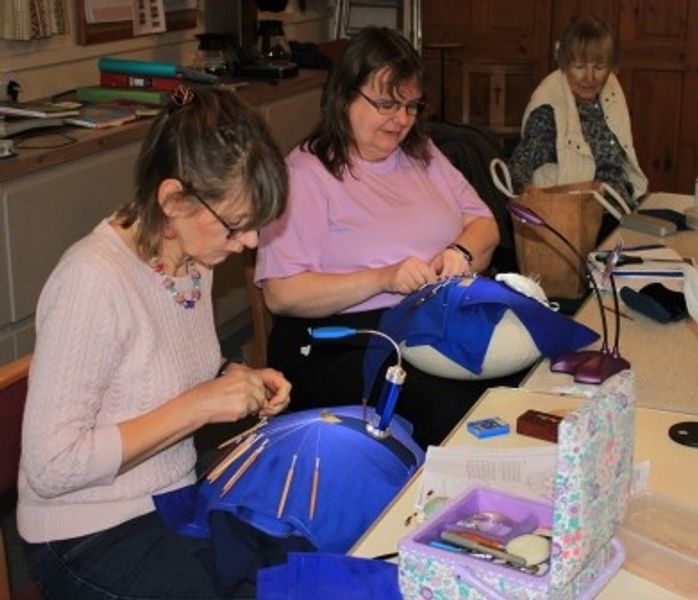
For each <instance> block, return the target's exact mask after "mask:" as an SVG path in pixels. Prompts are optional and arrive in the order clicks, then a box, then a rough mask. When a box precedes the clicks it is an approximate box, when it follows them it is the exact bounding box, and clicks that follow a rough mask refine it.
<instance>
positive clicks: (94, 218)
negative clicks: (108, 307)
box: [0, 144, 138, 362]
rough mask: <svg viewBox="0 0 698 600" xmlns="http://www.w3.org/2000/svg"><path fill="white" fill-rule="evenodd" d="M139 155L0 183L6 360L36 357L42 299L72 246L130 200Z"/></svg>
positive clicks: (0, 311)
mask: <svg viewBox="0 0 698 600" xmlns="http://www.w3.org/2000/svg"><path fill="white" fill-rule="evenodd" d="M137 152H138V144H128V145H126V146H123V147H121V148H118V149H114V150H109V151H105V152H102V153H99V154H95V155H92V156H87V157H84V158H82V159H81V160H79V161H73V162H70V163H66V164H64V165H61V166H56V167H50V168H47V169H44V170H42V171H39V172H37V173H35V174H34V175H32V176H29V177H19V178H17V179H14V180H11V181H8V182H7V183H5V184H3V185H0V201H1V202H2V212H3V214H4V217H5V220H4V223H3V229H2V239H3V244H2V246H3V251H4V252H6V256H5V257H4V258H5V260H4V261H3V262H2V265H0V269H1V270H2V272H3V273H2V277H3V278H5V279H6V281H5V282H4V285H3V290H5V292H4V293H3V295H2V299H1V300H0V316H2V318H3V320H2V322H0V332H1V333H0V360H2V361H3V362H5V361H7V360H12V359H13V358H15V357H18V356H21V355H23V354H26V353H28V352H31V350H32V348H33V346H34V311H35V309H36V302H37V300H38V298H39V293H40V292H41V288H42V287H43V285H44V283H45V281H46V278H47V277H48V275H49V274H50V272H51V270H52V269H53V267H54V266H55V264H56V262H57V261H58V259H59V258H60V256H61V255H62V254H63V252H64V251H65V250H66V248H68V246H70V245H71V244H72V243H73V242H74V241H75V240H77V239H79V238H81V237H83V236H84V235H86V234H87V233H88V232H89V231H90V230H91V229H92V228H94V226H95V225H96V224H97V223H98V222H99V221H100V220H101V219H102V218H104V217H105V216H106V215H108V214H109V213H110V212H112V211H113V210H114V209H115V208H116V207H117V206H119V205H120V204H121V203H122V202H124V200H125V199H126V198H129V197H131V195H132V193H133V183H132V181H133V177H132V176H131V173H132V172H133V164H134V162H135V160H136V155H137Z"/></svg>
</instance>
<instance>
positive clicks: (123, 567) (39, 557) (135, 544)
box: [25, 512, 297, 600]
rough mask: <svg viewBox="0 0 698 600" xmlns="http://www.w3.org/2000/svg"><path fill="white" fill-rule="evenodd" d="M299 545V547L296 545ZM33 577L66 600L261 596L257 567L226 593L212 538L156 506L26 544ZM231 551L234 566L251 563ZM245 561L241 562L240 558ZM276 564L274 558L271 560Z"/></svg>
mask: <svg viewBox="0 0 698 600" xmlns="http://www.w3.org/2000/svg"><path fill="white" fill-rule="evenodd" d="M290 550H297V548H290ZM25 551H26V554H27V556H28V559H29V565H30V568H31V572H32V577H33V578H34V579H35V580H36V581H38V582H39V584H40V586H41V588H42V590H44V597H45V598H51V599H59V600H62V599H66V600H114V599H115V598H148V599H151V600H213V599H214V598H219V599H223V598H239V599H245V600H253V599H254V598H255V597H256V593H255V585H254V584H255V581H256V573H255V572H251V573H249V574H247V575H246V576H243V577H242V578H240V580H239V581H238V582H237V584H236V585H234V586H230V587H229V588H228V590H227V591H226V593H220V592H218V591H217V590H218V589H219V588H218V587H217V585H216V583H217V582H216V573H215V571H214V569H213V568H212V565H211V562H210V560H202V558H203V557H205V556H208V555H209V553H210V552H211V551H212V542H211V540H197V539H191V538H186V537H182V536H180V535H177V534H176V533H173V532H172V531H169V530H168V529H166V528H165V526H164V525H163V523H162V521H161V520H160V519H159V518H158V516H157V515H156V514H155V513H154V512H150V513H148V514H146V515H142V516H140V517H136V518H134V519H131V520H130V521H126V522H125V523H121V524H120V525H117V526H115V527H112V528H110V529H106V530H104V531H98V532H96V533H91V534H88V535H85V536H81V537H78V538H71V539H66V540H59V541H54V542H48V543H44V544H25ZM246 560H247V559H246V558H245V556H244V554H235V555H228V561H229V562H228V567H229V568H232V569H235V568H239V567H238V565H239V564H242V563H245V562H246ZM238 561H240V562H238ZM267 564H271V563H267Z"/></svg>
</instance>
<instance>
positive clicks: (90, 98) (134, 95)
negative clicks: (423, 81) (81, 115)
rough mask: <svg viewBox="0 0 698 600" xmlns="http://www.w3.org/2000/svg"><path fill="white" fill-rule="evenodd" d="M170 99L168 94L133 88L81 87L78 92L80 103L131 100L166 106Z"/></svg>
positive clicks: (77, 96) (77, 97)
mask: <svg viewBox="0 0 698 600" xmlns="http://www.w3.org/2000/svg"><path fill="white" fill-rule="evenodd" d="M168 98H169V93H168V92H159V91H156V90H142V89H131V88H109V87H99V86H88V87H80V88H78V89H77V90H76V99H77V101H78V102H113V101H114V100H131V101H133V102H141V103H143V104H164V103H165V102H166V101H167V99H168Z"/></svg>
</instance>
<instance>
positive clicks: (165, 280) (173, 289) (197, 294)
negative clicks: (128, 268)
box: [150, 256, 201, 308]
mask: <svg viewBox="0 0 698 600" xmlns="http://www.w3.org/2000/svg"><path fill="white" fill-rule="evenodd" d="M150 268H151V269H153V271H155V272H156V273H157V274H158V275H160V277H161V278H162V286H163V287H164V288H165V289H166V290H169V292H170V294H172V298H173V300H174V301H175V302H176V303H177V304H179V305H180V306H181V307H182V308H194V307H195V306H196V302H197V300H200V299H201V272H200V271H199V269H198V268H197V267H196V264H195V263H194V261H193V260H189V261H187V274H188V275H189V278H190V279H191V292H190V293H189V298H187V297H186V296H185V295H184V294H183V293H182V292H180V291H179V290H178V289H177V285H176V284H175V282H174V279H172V277H170V276H169V275H167V274H166V273H165V265H164V264H163V262H162V259H161V258H158V257H157V256H156V257H155V258H153V259H152V260H151V261H150Z"/></svg>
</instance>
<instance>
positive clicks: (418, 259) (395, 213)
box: [256, 27, 499, 444]
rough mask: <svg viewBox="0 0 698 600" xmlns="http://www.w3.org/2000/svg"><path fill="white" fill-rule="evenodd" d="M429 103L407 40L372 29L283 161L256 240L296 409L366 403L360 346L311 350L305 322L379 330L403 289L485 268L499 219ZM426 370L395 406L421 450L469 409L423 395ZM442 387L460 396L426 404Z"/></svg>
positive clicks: (343, 61) (457, 389)
mask: <svg viewBox="0 0 698 600" xmlns="http://www.w3.org/2000/svg"><path fill="white" fill-rule="evenodd" d="M424 109H425V101H424V90H423V67H422V63H421V59H420V57H419V55H418V54H417V53H416V51H415V50H414V49H413V48H412V47H411V46H410V44H409V43H408V42H407V40H405V39H404V38H403V37H402V36H401V35H399V34H398V33H396V32H394V31H391V30H389V29H386V28H373V27H371V28H366V29H364V30H363V31H361V32H360V33H358V34H357V35H356V36H354V37H353V38H352V40H351V41H350V43H349V45H348V46H347V49H346V51H345V53H344V54H343V56H342V57H341V58H340V59H339V61H338V62H337V64H336V65H335V66H334V69H333V71H332V73H331V75H330V78H329V80H328V83H327V86H326V88H325V92H324V96H323V100H322V113H323V117H322V119H321V121H320V123H319V124H318V126H317V128H316V129H315V131H314V132H313V133H312V134H311V135H310V137H309V138H308V139H307V140H306V141H305V142H304V143H303V144H302V145H301V146H300V147H298V148H296V149H295V150H294V151H293V152H292V153H291V154H290V155H289V157H288V158H287V164H288V166H289V177H290V195H289V205H288V208H287V211H286V213H285V214H284V215H283V217H282V218H281V219H280V220H279V221H277V222H276V223H273V224H271V225H270V226H268V227H266V228H265V229H263V230H262V232H261V237H260V249H259V253H258V262H257V271H256V279H257V281H258V282H259V283H261V285H262V289H263V291H264V297H265V300H266V302H267V304H268V306H269V308H270V309H271V311H272V312H273V313H274V314H275V316H276V318H275V322H274V328H273V331H272V334H271V337H270V340H269V362H270V364H271V365H274V366H276V367H277V368H280V369H281V370H282V371H283V372H284V374H285V375H286V376H287V377H289V379H290V380H291V381H292V383H293V385H294V394H293V400H292V403H291V408H295V409H299V408H307V407H311V406H322V405H330V404H333V405H339V404H356V403H358V402H360V401H361V389H362V379H361V364H362V361H363V354H364V342H363V341H361V340H351V341H347V342H341V343H335V344H327V345H322V346H320V345H311V344H310V341H309V340H308V337H307V328H308V327H309V326H319V325H322V324H323V323H328V324H347V325H351V326H357V327H376V326H377V324H378V321H379V319H380V315H381V314H382V312H383V311H384V310H385V309H386V308H389V307H391V306H394V305H395V304H397V303H398V302H399V301H400V300H401V299H402V298H404V297H405V295H407V294H410V293H411V292H413V291H415V290H417V289H418V288H420V287H421V286H423V285H425V284H429V283H434V282H436V281H437V280H439V279H441V278H447V277H453V276H457V275H463V274H469V273H474V272H478V271H481V270H483V269H485V268H486V267H487V266H488V264H489V262H490V258H491V256H492V252H493V250H494V249H495V247H496V245H497V243H498V241H499V234H498V229H497V225H496V222H495V220H494V219H493V217H492V214H491V212H490V210H489V209H488V208H487V206H486V205H485V204H484V202H483V201H482V200H481V199H480V198H479V197H478V195H477V193H476V192H475V190H474V189H473V188H472V186H471V185H470V184H469V183H468V182H467V181H466V180H465V179H464V178H463V176H462V175H461V174H460V172H459V171H457V170H456V169H455V168H454V167H453V166H452V165H451V164H450V163H449V161H448V160H447V159H446V158H445V157H444V155H443V154H442V153H441V152H440V151H439V150H438V149H437V148H436V146H435V145H434V144H433V143H432V142H431V140H430V139H429V138H428V137H427V135H426V134H425V121H426V114H425V110H424ZM422 375H424V374H422V373H414V372H410V373H409V375H408V381H407V383H406V384H405V389H404V392H403V397H402V399H401V401H400V404H399V407H398V412H401V413H402V414H403V415H404V416H406V417H408V418H409V419H410V420H411V421H412V422H413V425H414V426H415V437H416V439H417V441H418V442H420V443H422V444H426V443H430V442H438V441H440V439H441V437H443V435H445V434H446V433H447V432H448V430H449V429H450V427H451V426H452V425H453V423H454V422H455V419H456V417H460V416H461V415H462V414H463V413H464V412H465V410H466V409H467V408H468V406H469V403H468V398H467V397H464V396H466V395H467V391H466V390H464V387H463V384H462V383H458V382H444V381H442V380H436V378H427V379H428V381H427V379H425V381H426V383H427V388H424V387H420V386H419V385H418V383H419V381H420V380H421V377H422ZM424 377H426V376H425V375H424ZM432 380H434V381H432ZM437 385H440V386H442V388H443V387H448V388H453V391H452V392H449V393H448V394H450V395H451V396H453V397H454V400H453V402H451V401H450V400H449V399H448V398H446V397H443V398H442V397H439V398H436V399H435V401H434V402H428V401H427V400H430V399H428V398H425V397H424V394H423V391H424V389H429V390H430V392H431V393H432V394H433V393H437V394H439V395H441V392H440V391H439V392H437V391H436V390H437V388H436V387H434V386H437ZM476 397H477V396H475V397H473V398H471V399H472V400H474V399H475V398H476ZM449 405H450V406H449Z"/></svg>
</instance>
